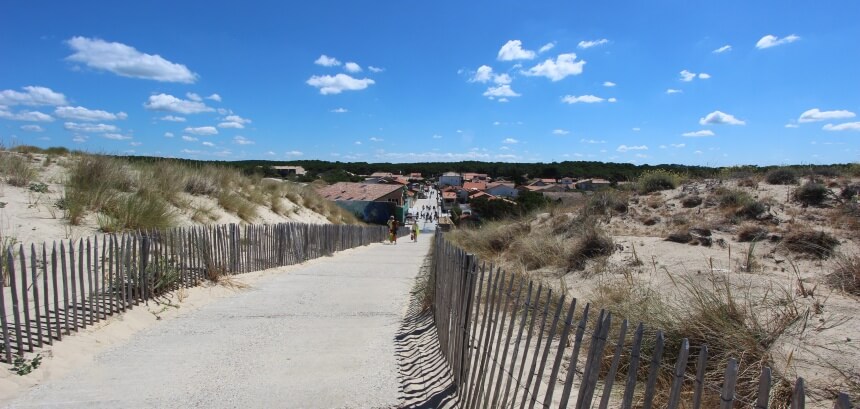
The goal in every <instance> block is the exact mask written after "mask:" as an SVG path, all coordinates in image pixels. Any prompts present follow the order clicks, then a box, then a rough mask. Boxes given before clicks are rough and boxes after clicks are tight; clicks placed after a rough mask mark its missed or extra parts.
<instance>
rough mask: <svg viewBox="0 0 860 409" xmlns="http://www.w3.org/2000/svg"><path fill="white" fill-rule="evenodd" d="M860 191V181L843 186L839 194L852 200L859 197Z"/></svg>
mask: <svg viewBox="0 0 860 409" xmlns="http://www.w3.org/2000/svg"><path fill="white" fill-rule="evenodd" d="M858 193H860V183H852V184H848V185H845V187H843V188H842V192H840V194H839V196H840V197H842V198H843V199H846V200H851V199H853V198H855V197H857V194H858Z"/></svg>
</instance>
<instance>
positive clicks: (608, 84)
mask: <svg viewBox="0 0 860 409" xmlns="http://www.w3.org/2000/svg"><path fill="white" fill-rule="evenodd" d="M603 86H604V87H614V86H615V83H614V82H612V81H604V82H603Z"/></svg>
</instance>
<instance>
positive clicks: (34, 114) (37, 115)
mask: <svg viewBox="0 0 860 409" xmlns="http://www.w3.org/2000/svg"><path fill="white" fill-rule="evenodd" d="M0 118H2V119H8V120H10V121H28V122H53V121H54V117H52V116H50V115H48V114H45V113H42V112H39V111H20V112H17V113H12V112H9V111H7V110H6V109H5V107H3V106H0Z"/></svg>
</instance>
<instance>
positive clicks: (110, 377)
mask: <svg viewBox="0 0 860 409" xmlns="http://www.w3.org/2000/svg"><path fill="white" fill-rule="evenodd" d="M432 239H433V235H432V233H430V232H429V231H428V232H425V233H424V234H421V235H419V241H418V243H411V242H409V240H408V237H406V238H401V239H400V241H399V243H398V244H396V245H390V244H374V245H371V246H367V247H362V248H358V249H353V250H349V251H346V252H342V253H339V254H336V255H334V256H333V257H330V258H325V259H320V260H316V261H313V262H310V263H308V264H307V265H304V266H300V267H298V268H296V267H293V268H292V269H291V270H290V272H288V273H284V274H280V275H274V276H270V277H267V278H264V279H262V280H260V281H258V282H257V283H255V285H254V287H253V288H252V289H250V290H247V291H243V292H239V293H237V294H235V295H233V296H230V297H228V298H225V299H221V300H218V301H216V302H214V303H212V304H209V305H207V306H204V307H202V308H200V309H198V310H196V311H193V312H189V313H187V314H185V315H180V316H179V317H177V318H175V319H172V320H169V321H167V322H163V323H159V324H157V325H155V326H153V327H151V328H149V329H147V330H145V331H143V332H141V333H140V334H138V335H137V336H135V337H134V338H133V339H132V340H130V341H129V342H126V343H123V344H119V345H116V346H114V347H112V348H110V349H108V350H106V351H105V352H103V353H102V354H100V355H98V356H97V357H96V359H95V360H94V362H93V363H92V364H88V365H86V366H84V367H81V368H79V369H78V370H77V371H76V372H75V373H72V374H70V375H68V376H66V377H65V378H61V379H57V380H55V381H52V382H48V383H46V384H44V385H40V386H37V387H35V388H33V389H31V390H30V391H29V392H27V393H26V394H25V395H24V396H22V397H21V398H20V399H18V400H16V401H14V402H13V403H12V404H11V407H87V408H93V407H111V408H140V407H157V408H190V407H201V408H215V407H217V408H265V407H278V408H387V407H398V406H399V402H398V395H399V394H398V390H399V385H398V379H397V373H398V371H397V358H396V356H395V336H396V334H397V331H398V327H399V326H400V325H401V318H402V317H403V314H404V312H405V311H406V307H407V304H408V300H409V290H410V289H411V287H412V285H413V283H414V278H415V277H416V275H417V274H418V271H419V268H420V266H421V264H422V261H423V259H424V257H425V256H426V255H427V252H428V249H429V247H430V242H431V241H432Z"/></svg>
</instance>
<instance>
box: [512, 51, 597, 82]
mask: <svg viewBox="0 0 860 409" xmlns="http://www.w3.org/2000/svg"><path fill="white" fill-rule="evenodd" d="M584 65H585V61H583V60H579V61H576V54H575V53H567V54H559V55H558V57H556V59H555V61H553V60H552V59H547V60H546V61H544V62H542V63H540V64H538V65H535V66H534V67H531V68H529V69H528V71H522V73H523V74H524V75H528V76H539V77H547V78H549V79H550V80H552V81H560V80H562V79H564V78H565V77H567V76H569V75H579V74H582V67H583V66H584Z"/></svg>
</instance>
